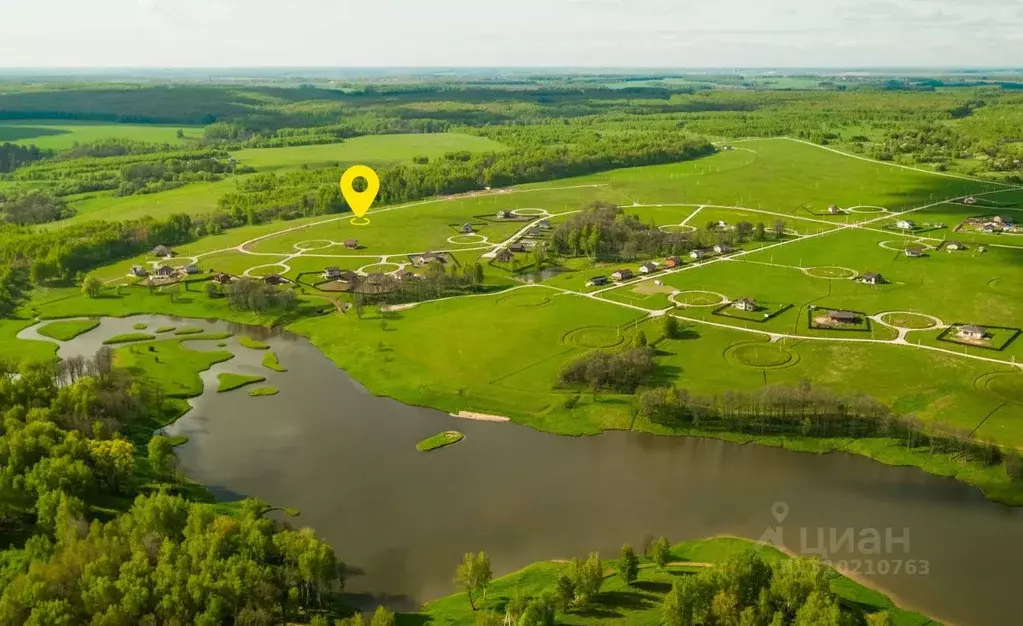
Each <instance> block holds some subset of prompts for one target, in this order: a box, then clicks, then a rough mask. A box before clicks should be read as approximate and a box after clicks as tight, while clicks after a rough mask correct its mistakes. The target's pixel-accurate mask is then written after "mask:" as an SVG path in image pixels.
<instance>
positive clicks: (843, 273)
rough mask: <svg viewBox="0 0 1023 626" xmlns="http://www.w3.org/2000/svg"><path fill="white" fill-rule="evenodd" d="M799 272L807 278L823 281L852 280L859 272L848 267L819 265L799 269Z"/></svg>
mask: <svg viewBox="0 0 1023 626" xmlns="http://www.w3.org/2000/svg"><path fill="white" fill-rule="evenodd" d="M799 270H800V271H801V272H803V273H804V274H806V275H807V276H812V277H813V278H823V279H825V280H852V279H853V278H856V277H857V276H859V274H860V273H859V272H857V271H856V270H854V269H849V268H848V267H839V266H837V265H821V266H818V267H801V268H799Z"/></svg>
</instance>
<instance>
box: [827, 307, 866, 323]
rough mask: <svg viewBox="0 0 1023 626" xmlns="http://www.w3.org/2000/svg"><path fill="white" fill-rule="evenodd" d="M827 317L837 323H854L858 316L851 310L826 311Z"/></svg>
mask: <svg viewBox="0 0 1023 626" xmlns="http://www.w3.org/2000/svg"><path fill="white" fill-rule="evenodd" d="M828 319H829V320H831V321H832V322H838V323H839V324H856V323H858V322H859V321H860V316H859V315H857V314H855V313H853V312H852V311H837V310H836V311H828Z"/></svg>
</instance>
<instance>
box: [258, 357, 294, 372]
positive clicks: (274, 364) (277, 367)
mask: <svg viewBox="0 0 1023 626" xmlns="http://www.w3.org/2000/svg"><path fill="white" fill-rule="evenodd" d="M263 367H265V368H267V369H271V370H273V371H275V372H286V371H288V369H287V368H286V367H284V366H283V365H281V362H280V361H279V360H278V359H277V353H276V352H267V353H266V354H264V355H263Z"/></svg>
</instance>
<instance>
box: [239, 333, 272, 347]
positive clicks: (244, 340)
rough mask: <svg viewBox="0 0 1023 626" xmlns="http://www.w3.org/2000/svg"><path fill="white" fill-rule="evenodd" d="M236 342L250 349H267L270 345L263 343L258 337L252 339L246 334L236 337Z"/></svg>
mask: <svg viewBox="0 0 1023 626" xmlns="http://www.w3.org/2000/svg"><path fill="white" fill-rule="evenodd" d="M238 343H240V344H241V345H242V347H243V348H249V349H252V350H267V349H269V348H270V346H268V345H267V344H265V343H263V342H262V341H260V340H258V339H253V338H252V337H249V336H248V335H240V336H239V337H238Z"/></svg>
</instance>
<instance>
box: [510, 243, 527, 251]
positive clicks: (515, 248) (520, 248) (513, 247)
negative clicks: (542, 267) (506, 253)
mask: <svg viewBox="0 0 1023 626" xmlns="http://www.w3.org/2000/svg"><path fill="white" fill-rule="evenodd" d="M508 249H509V250H511V251H512V252H519V253H521V252H525V251H526V246H524V245H522V242H521V241H518V242H516V243H513V244H512V245H510V246H508Z"/></svg>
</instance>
